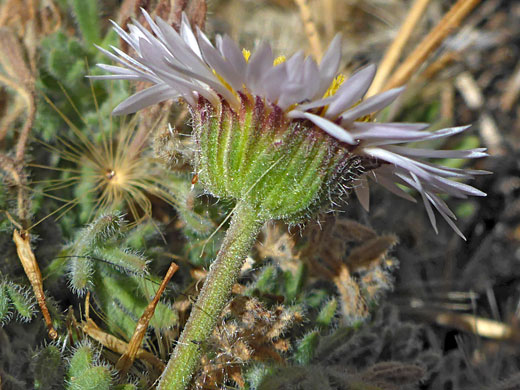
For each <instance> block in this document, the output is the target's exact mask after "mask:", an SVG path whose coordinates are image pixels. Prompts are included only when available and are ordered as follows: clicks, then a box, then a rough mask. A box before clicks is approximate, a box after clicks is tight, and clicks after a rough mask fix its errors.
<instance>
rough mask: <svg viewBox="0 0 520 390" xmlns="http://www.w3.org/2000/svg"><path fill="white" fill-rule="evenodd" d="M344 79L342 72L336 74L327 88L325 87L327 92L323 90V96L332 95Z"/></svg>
mask: <svg viewBox="0 0 520 390" xmlns="http://www.w3.org/2000/svg"><path fill="white" fill-rule="evenodd" d="M344 81H345V76H343V75H342V74H338V75H337V76H336V78H335V79H334V80H333V81H332V83H331V84H330V87H329V89H327V92H325V95H323V97H324V98H326V97H329V96H332V95H334V94H335V93H336V91H337V90H338V88H339V87H341V84H343V82H344Z"/></svg>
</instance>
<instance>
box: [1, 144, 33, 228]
mask: <svg viewBox="0 0 520 390" xmlns="http://www.w3.org/2000/svg"><path fill="white" fill-rule="evenodd" d="M20 167H21V165H20V164H16V163H15V162H14V160H13V159H12V158H10V157H9V156H6V155H5V154H0V169H1V170H3V171H4V172H6V173H7V174H8V175H9V176H10V177H11V183H12V185H13V186H14V187H16V189H17V199H16V208H17V213H18V219H19V221H20V224H21V225H22V226H23V227H27V225H28V222H29V198H28V196H27V193H26V188H27V177H26V176H25V173H24V172H23V170H22V169H21V168H20Z"/></svg>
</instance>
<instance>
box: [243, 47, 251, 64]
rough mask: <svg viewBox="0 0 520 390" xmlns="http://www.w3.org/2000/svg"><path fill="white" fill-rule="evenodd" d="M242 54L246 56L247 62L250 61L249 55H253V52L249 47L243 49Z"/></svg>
mask: <svg viewBox="0 0 520 390" xmlns="http://www.w3.org/2000/svg"><path fill="white" fill-rule="evenodd" d="M242 55H243V56H244V59H245V60H246V62H249V57H251V52H250V51H249V50H247V49H242Z"/></svg>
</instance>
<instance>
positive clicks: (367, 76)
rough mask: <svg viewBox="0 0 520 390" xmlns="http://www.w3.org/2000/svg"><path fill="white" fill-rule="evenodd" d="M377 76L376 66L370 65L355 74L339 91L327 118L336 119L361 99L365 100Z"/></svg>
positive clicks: (328, 110)
mask: <svg viewBox="0 0 520 390" xmlns="http://www.w3.org/2000/svg"><path fill="white" fill-rule="evenodd" d="M375 75H376V66H375V65H374V64H372V65H368V66H366V67H364V68H363V69H361V70H359V71H357V72H356V73H354V74H353V75H352V76H351V77H350V78H349V79H348V80H347V81H345V82H344V83H343V84H342V85H341V86H340V87H339V89H338V90H337V92H336V94H335V95H334V96H336V99H335V100H334V102H332V103H331V104H330V106H329V108H328V109H327V113H326V115H327V117H329V118H335V117H337V116H338V115H339V114H340V113H341V112H343V111H345V110H346V109H347V108H349V107H351V106H352V105H353V104H354V103H356V102H357V101H358V100H359V99H361V98H363V96H365V94H366V93H367V91H368V88H369V87H370V84H372V80H374V76H375Z"/></svg>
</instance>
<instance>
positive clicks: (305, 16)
mask: <svg viewBox="0 0 520 390" xmlns="http://www.w3.org/2000/svg"><path fill="white" fill-rule="evenodd" d="M294 2H295V3H296V5H298V8H299V9H300V16H301V18H302V21H303V28H304V29H305V35H307V39H308V40H309V44H310V46H311V51H312V54H313V55H314V58H316V60H318V61H319V60H321V56H322V54H323V50H322V48H321V42H320V36H319V35H318V30H317V29H316V24H315V23H314V21H313V20H312V16H311V10H310V8H309V5H308V4H307V0H294Z"/></svg>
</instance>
